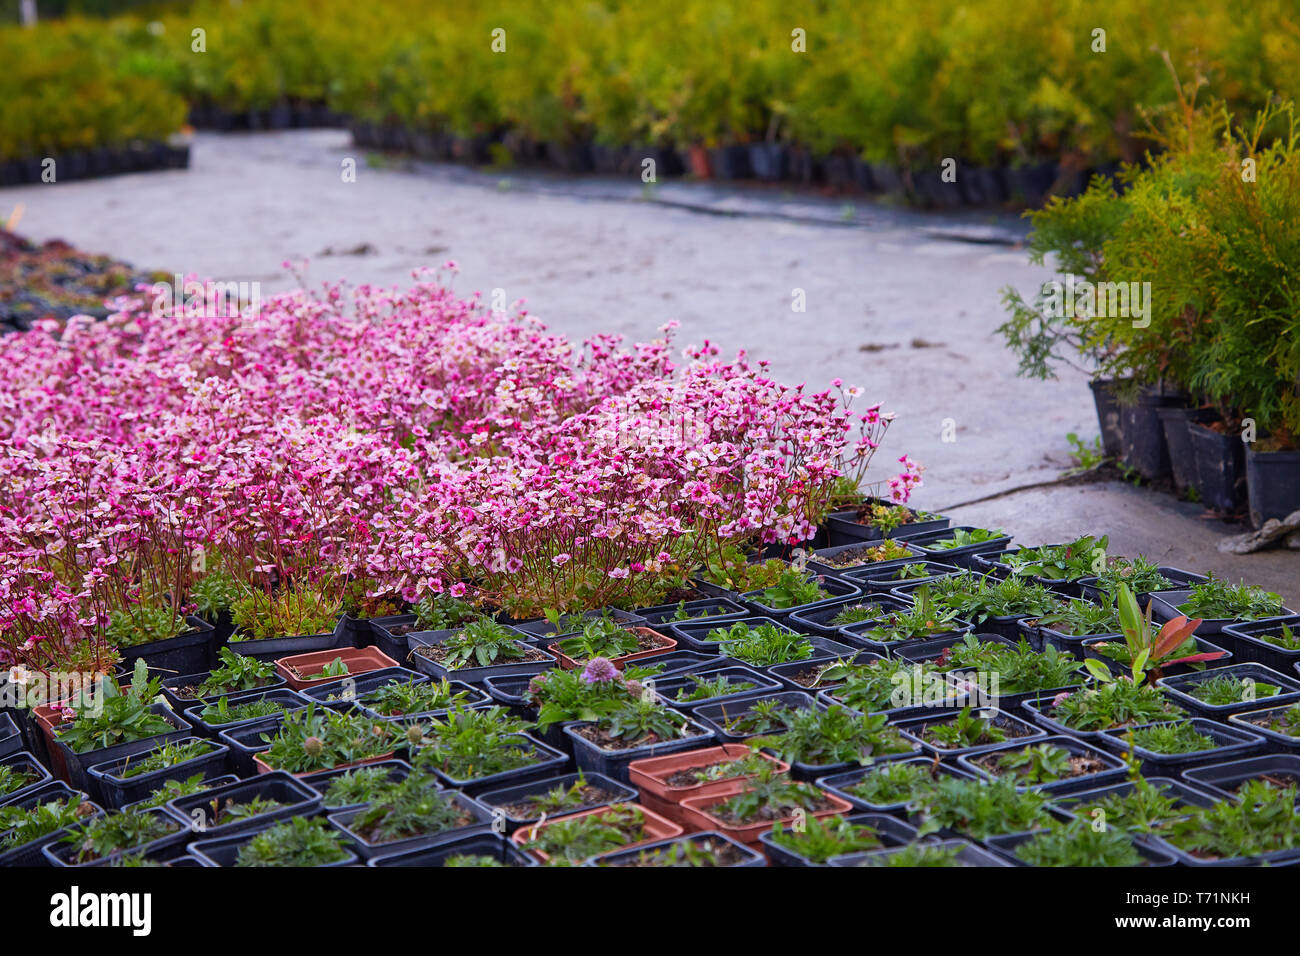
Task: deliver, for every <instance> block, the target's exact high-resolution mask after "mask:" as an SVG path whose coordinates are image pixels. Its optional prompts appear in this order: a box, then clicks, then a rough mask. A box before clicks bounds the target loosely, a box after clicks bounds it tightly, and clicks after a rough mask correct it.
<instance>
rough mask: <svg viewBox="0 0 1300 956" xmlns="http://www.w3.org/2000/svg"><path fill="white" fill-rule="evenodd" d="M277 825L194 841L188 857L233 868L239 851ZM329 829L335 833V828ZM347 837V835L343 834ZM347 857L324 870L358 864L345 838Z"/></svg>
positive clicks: (272, 824)
mask: <svg viewBox="0 0 1300 956" xmlns="http://www.w3.org/2000/svg"><path fill="white" fill-rule="evenodd" d="M276 825H277V823H267V824H265V825H264V826H260V827H258V828H257V829H255V830H244V831H242V832H240V833H232V834H231V835H230V836H225V837H216V838H214V839H211V840H196V841H195V842H193V843H191V844H190V855H191V856H194V857H196V858H198V859H199V860H200V861H201V862H202V863H203V864H204V865H206V866H234V865H235V862H236V860H238V859H239V851H240V850H241V849H243V847H244V845H245V844H246V843H248V842H249V841H251V840H252V839H253V838H254V837H256V836H258V835H259V834H260V833H262V831H264V830H267V829H270V828H271V827H273V826H276ZM331 828H332V829H334V830H336V831H337V832H340V833H342V832H343V831H341V830H338V828H337V827H333V826H332V825H331ZM344 836H345V837H347V834H344ZM340 846H341V847H342V848H343V850H344V851H346V853H347V856H345V857H344V858H343V859H342V860H339V861H338V862H337V863H327V864H326V865H325V868H333V867H340V866H355V865H357V864H358V863H359V862H360V859H361V858H360V857H359V856H358V855H357V852H356V844H355V843H354V842H353V841H352V839H351V838H350V837H347V838H346V839H344V840H343V842H342V843H341V844H340Z"/></svg>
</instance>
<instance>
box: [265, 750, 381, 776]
mask: <svg viewBox="0 0 1300 956" xmlns="http://www.w3.org/2000/svg"><path fill="white" fill-rule="evenodd" d="M266 752H267V751H262V753H260V754H255V755H254V757H253V765H254V766H255V767H257V772H258V773H274V772H275V770H277V769H278V768H276V767H272V766H271V765H270V764H269V763H267V762H266V761H265V760H263V759H262V754H264V753H266ZM394 753H395V751H392V750H390V751H388V753H383V754H379V755H378V756H375V757H367V758H366V759H365V760H354V761H352V763H341V764H339V765H338V766H336V767H323V768H322V767H317V768H316V769H315V770H304V771H302V772H301V773H295V774H292V775H291V776H294V777H310V776H311V775H312V774H314V773H322V772H325V771H329V770H349V769H351V768H352V767H364V766H365V765H366V764H368V763H382V762H383V761H385V760H392V759H393V754H394ZM286 772H287V771H286Z"/></svg>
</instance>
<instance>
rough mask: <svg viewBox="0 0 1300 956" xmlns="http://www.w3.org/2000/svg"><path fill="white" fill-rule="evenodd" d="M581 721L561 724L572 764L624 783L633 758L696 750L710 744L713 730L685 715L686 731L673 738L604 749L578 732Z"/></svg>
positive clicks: (583, 770)
mask: <svg viewBox="0 0 1300 956" xmlns="http://www.w3.org/2000/svg"><path fill="white" fill-rule="evenodd" d="M584 723H585V722H584V721H575V722H573V723H571V724H565V725H564V735H565V737H567V738H568V741H569V746H570V748H571V749H572V750H573V763H574V766H576V767H577V768H578V770H580V771H582V772H583V773H594V774H600V775H601V776H605V777H610V778H612V779H614V780H617V781H618V782H619V783H627V782H628V779H629V777H628V772H627V766H628V764H630V763H631V762H632V761H633V760H642V759H645V758H648V757H663V756H666V755H668V754H673V753H677V752H678V751H682V750H696V749H698V748H700V747H708V746H711V745H712V744H713V736H714V735H713V730H712V728H710V727H708V726H705V725H704V724H703V722H702V721H696V720H692V719H690V718H687V724H686V730H687V732H688V733H689V734H690V736H687V737H680V738H677V739H675V740H663V741H658V742H656V743H651V744H640V745H638V746H636V747H628V748H625V749H623V750H604V749H602V748H601V747H598V746H597V745H596V744H595V743H593V742H592V741H590V740H588V739H587V738H586V737H584V736H582V735H581V734H580V733H578V728H579V727H582V726H583V725H584Z"/></svg>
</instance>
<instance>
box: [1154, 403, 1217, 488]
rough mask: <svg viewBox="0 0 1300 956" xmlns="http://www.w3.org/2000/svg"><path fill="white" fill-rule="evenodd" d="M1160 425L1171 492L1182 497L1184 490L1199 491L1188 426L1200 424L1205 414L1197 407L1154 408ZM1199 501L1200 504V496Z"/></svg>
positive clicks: (1194, 456)
mask: <svg viewBox="0 0 1300 956" xmlns="http://www.w3.org/2000/svg"><path fill="white" fill-rule="evenodd" d="M1157 414H1158V415H1159V416H1160V426H1161V428H1163V429H1164V435H1165V450H1166V452H1167V453H1168V455H1169V471H1170V474H1171V475H1172V476H1173V479H1174V491H1175V492H1176V493H1177V494H1179V495H1182V494H1184V493H1186V491H1187V489H1188V488H1195V489H1197V490H1198V492H1199V490H1200V487H1201V484H1200V478H1199V477H1198V476H1197V472H1196V455H1195V453H1194V452H1193V451H1192V439H1191V435H1190V434H1189V433H1188V427H1189V426H1190V425H1191V423H1192V422H1194V421H1203V420H1204V419H1205V418H1206V417H1207V414H1208V413H1207V412H1206V411H1205V410H1204V409H1200V408H1187V407H1180V406H1177V405H1174V406H1169V407H1167V408H1160V409H1157ZM1200 500H1202V501H1204V500H1205V497H1204V495H1203V494H1201V495H1200Z"/></svg>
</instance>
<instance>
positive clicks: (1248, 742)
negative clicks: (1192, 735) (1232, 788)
mask: <svg viewBox="0 0 1300 956" xmlns="http://www.w3.org/2000/svg"><path fill="white" fill-rule="evenodd" d="M1173 723H1176V721H1162V722H1161V723H1157V724H1143V725H1142V727H1158V726H1161V725H1162V724H1163V725H1168V724H1173ZM1188 723H1190V724H1191V725H1192V726H1193V727H1194V728H1195V729H1196V732H1197V733H1200V734H1204V735H1205V736H1207V737H1209V738H1210V739H1211V740H1213V741H1214V743H1215V746H1214V747H1213V748H1211V749H1210V750H1199V751H1196V752H1195V753H1189V754H1163V753H1158V752H1156V751H1154V750H1148V749H1146V748H1145V747H1141V746H1139V745H1137V744H1136V743H1134V744H1130V743H1129V732H1128V731H1127V730H1125V731H1122V732H1121V731H1115V730H1108V731H1105V732H1103V733H1102V735H1101V737H1100V738H1099V739H1100V741H1101V744H1102V746H1103V747H1106V748H1107V749H1108V750H1111V751H1113V752H1114V753H1119V754H1125V753H1129V752H1131V753H1132V754H1133V756H1134V757H1136V758H1137V759H1138V760H1140V761H1141V762H1142V775H1143V776H1152V777H1174V776H1178V775H1179V774H1181V773H1182V772H1183V771H1185V770H1188V769H1190V768H1192V767H1202V766H1205V765H1206V764H1211V763H1222V762H1223V761H1225V760H1236V759H1238V758H1239V757H1246V756H1249V755H1251V754H1253V753H1256V752H1257V751H1259V750H1263V749H1264V738H1263V737H1262V736H1260V735H1259V734H1256V733H1252V732H1251V731H1249V730H1246V729H1244V728H1237V727H1227V726H1225V725H1223V724H1222V723H1219V722H1218V721H1215V720H1206V719H1205V718H1204V717H1193V718H1192V719H1191V720H1190V721H1188ZM1142 727H1134V728H1133V729H1134V730H1141V729H1142Z"/></svg>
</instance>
